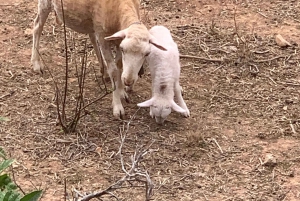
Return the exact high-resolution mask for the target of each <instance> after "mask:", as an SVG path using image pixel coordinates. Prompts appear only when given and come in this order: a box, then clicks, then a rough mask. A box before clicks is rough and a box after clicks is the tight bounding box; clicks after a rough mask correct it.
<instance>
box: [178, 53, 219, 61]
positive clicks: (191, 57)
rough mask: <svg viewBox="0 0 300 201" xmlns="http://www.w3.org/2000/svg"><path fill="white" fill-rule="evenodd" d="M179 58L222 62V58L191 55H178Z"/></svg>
mask: <svg viewBox="0 0 300 201" xmlns="http://www.w3.org/2000/svg"><path fill="white" fill-rule="evenodd" d="M180 58H188V59H200V60H205V61H211V62H223V61H224V59H223V58H221V59H210V58H206V57H197V56H192V55H183V54H181V55H180Z"/></svg>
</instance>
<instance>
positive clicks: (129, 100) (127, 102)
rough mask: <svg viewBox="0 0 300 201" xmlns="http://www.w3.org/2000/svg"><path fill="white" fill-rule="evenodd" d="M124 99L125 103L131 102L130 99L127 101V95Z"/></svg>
mask: <svg viewBox="0 0 300 201" xmlns="http://www.w3.org/2000/svg"><path fill="white" fill-rule="evenodd" d="M124 99H125V101H126V103H130V102H131V101H130V99H129V97H128V96H127V95H126V96H125V97H124Z"/></svg>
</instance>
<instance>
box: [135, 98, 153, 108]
mask: <svg viewBox="0 0 300 201" xmlns="http://www.w3.org/2000/svg"><path fill="white" fill-rule="evenodd" d="M152 104H153V99H152V98H151V99H149V100H146V101H144V102H142V103H138V104H137V106H139V107H150V106H151V105H152Z"/></svg>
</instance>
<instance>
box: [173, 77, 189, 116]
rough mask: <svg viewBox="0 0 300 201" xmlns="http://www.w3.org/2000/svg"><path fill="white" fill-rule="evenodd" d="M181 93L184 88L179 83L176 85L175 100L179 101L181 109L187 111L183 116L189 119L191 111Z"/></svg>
mask: <svg viewBox="0 0 300 201" xmlns="http://www.w3.org/2000/svg"><path fill="white" fill-rule="evenodd" d="M181 91H182V88H181V86H180V84H179V82H177V83H176V84H175V98H176V99H177V101H178V105H179V106H180V107H182V108H183V109H185V112H184V113H182V115H183V116H185V117H189V116H190V111H189V109H188V108H187V106H186V103H185V102H184V100H183V97H182V93H181Z"/></svg>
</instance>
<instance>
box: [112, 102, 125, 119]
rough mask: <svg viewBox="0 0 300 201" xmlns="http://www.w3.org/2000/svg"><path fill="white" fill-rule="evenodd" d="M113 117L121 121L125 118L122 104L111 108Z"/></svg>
mask: <svg viewBox="0 0 300 201" xmlns="http://www.w3.org/2000/svg"><path fill="white" fill-rule="evenodd" d="M113 115H114V116H115V117H116V118H117V119H123V118H124V116H125V110H124V107H123V105H122V104H119V105H115V106H114V108H113Z"/></svg>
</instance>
